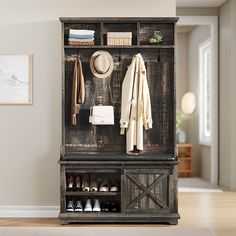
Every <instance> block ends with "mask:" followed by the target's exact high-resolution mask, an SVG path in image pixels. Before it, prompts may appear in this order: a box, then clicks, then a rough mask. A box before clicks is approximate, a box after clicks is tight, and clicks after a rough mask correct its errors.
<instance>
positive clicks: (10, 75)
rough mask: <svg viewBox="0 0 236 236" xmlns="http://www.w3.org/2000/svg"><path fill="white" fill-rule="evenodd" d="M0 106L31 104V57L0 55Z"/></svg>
mask: <svg viewBox="0 0 236 236" xmlns="http://www.w3.org/2000/svg"><path fill="white" fill-rule="evenodd" d="M0 104H1V105H17V104H19V105H20V104H22V105H24V104H32V55H0Z"/></svg>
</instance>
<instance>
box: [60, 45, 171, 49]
mask: <svg viewBox="0 0 236 236" xmlns="http://www.w3.org/2000/svg"><path fill="white" fill-rule="evenodd" d="M64 48H65V49H93V48H94V49H124V50H125V49H142V48H144V49H149V48H150V49H168V48H175V46H174V45H156V46H154V45H153V46H152V45H139V46H138V45H132V46H109V45H104V46H101V45H94V46H69V45H65V46H64Z"/></svg>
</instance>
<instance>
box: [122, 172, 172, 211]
mask: <svg viewBox="0 0 236 236" xmlns="http://www.w3.org/2000/svg"><path fill="white" fill-rule="evenodd" d="M123 178H124V179H123V181H124V186H123V196H124V205H123V211H124V212H130V213H131V212H133V213H156V212H169V210H170V209H169V197H168V196H169V194H168V193H169V170H168V169H151V168H150V169H148V168H147V169H143V168H136V169H132V168H131V169H125V170H124V175H123Z"/></svg>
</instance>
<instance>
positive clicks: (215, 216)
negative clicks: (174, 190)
mask: <svg viewBox="0 0 236 236" xmlns="http://www.w3.org/2000/svg"><path fill="white" fill-rule="evenodd" d="M179 213H180V215H181V219H180V221H179V226H184V227H207V228H209V229H211V230H212V231H213V232H215V234H216V235H217V236H234V235H236V192H222V193H179ZM3 226H11V227H15V226H25V227H32V226H36V227H46V226H48V227H49V226H52V227H54V226H55V227H57V226H61V225H60V222H59V221H58V220H57V219H52V218H51V219H45V218H44V219H34V218H28V219H22V218H21V219H16V218H14V219H13V218H4V219H3V218H0V227H3ZM71 226H73V227H74V226H80V227H81V226H84V225H81V224H77V225H69V227H71ZM90 226H91V227H92V225H90ZM96 226H98V225H96ZM99 226H104V224H103V225H99ZM106 226H108V227H112V226H114V225H110V224H109V225H106ZM115 226H118V225H115ZM119 226H122V225H119ZM126 226H130V227H132V226H140V225H126ZM142 226H143V227H160V226H162V227H163V225H147V224H146V225H142ZM164 227H171V226H166V225H165V226H164Z"/></svg>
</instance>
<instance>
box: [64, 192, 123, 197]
mask: <svg viewBox="0 0 236 236" xmlns="http://www.w3.org/2000/svg"><path fill="white" fill-rule="evenodd" d="M65 195H67V196H119V195H120V192H79V191H75V192H69V191H66V192H65Z"/></svg>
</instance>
